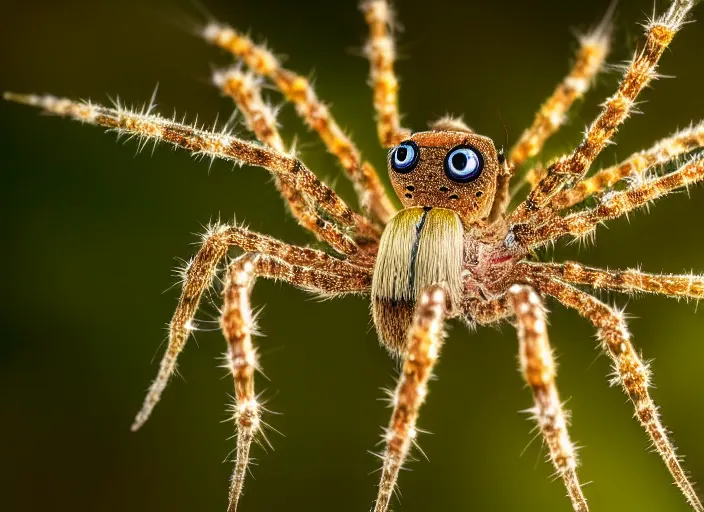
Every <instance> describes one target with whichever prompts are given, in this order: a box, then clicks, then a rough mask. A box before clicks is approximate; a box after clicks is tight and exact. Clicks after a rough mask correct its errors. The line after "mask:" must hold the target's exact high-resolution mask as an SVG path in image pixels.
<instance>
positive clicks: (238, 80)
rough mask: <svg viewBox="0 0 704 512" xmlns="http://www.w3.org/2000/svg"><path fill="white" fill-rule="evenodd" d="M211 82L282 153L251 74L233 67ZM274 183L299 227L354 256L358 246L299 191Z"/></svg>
mask: <svg viewBox="0 0 704 512" xmlns="http://www.w3.org/2000/svg"><path fill="white" fill-rule="evenodd" d="M213 81H214V82H215V84H216V85H217V86H218V87H219V88H220V89H221V90H222V91H223V92H224V93H225V94H227V95H228V96H230V97H231V98H232V99H233V100H234V102H235V104H236V105H237V108H238V109H239V110H240V112H242V115H243V116H244V119H245V122H246V123H247V127H248V128H249V129H250V130H251V131H252V132H253V133H254V134H255V135H256V136H257V138H258V139H259V140H260V141H261V142H262V143H263V144H266V145H267V146H269V147H270V148H272V149H274V150H276V151H279V152H281V153H286V148H285V147H284V142H283V140H282V139H281V135H280V134H279V130H278V128H277V127H276V116H275V114H274V112H273V109H272V108H271V107H269V106H268V105H266V104H265V103H264V101H263V100H262V96H261V87H260V85H259V83H258V82H257V79H256V78H255V77H254V75H253V74H251V73H243V72H242V71H240V70H239V69H236V68H233V69H231V70H229V71H225V72H216V73H215V74H214V75H213ZM275 183H276V187H277V188H278V189H279V191H280V192H281V195H282V196H283V198H284V199H285V200H286V203H287V204H288V206H289V208H290V209H291V213H292V214H293V216H294V217H295V218H296V220H297V221H298V223H299V224H300V225H301V226H303V227H304V228H305V229H307V230H308V231H310V232H312V233H313V234H314V235H315V236H316V237H317V238H318V239H319V240H322V241H324V242H327V243H328V244H329V245H330V246H331V247H332V248H333V249H335V250H336V251H338V252H339V253H341V254H346V255H354V254H357V253H358V252H359V246H358V245H357V244H356V243H355V242H354V240H352V239H351V238H350V237H349V236H347V234H345V233H344V232H343V231H341V230H340V229H339V228H337V227H336V226H335V225H333V224H332V223H330V222H328V221H327V220H325V219H324V218H323V217H321V216H320V215H319V214H318V213H317V212H316V211H315V206H314V205H311V204H309V201H308V199H307V198H306V197H305V196H304V195H303V194H301V193H300V192H299V191H298V190H296V189H295V188H294V187H292V186H291V185H290V184H288V183H286V182H282V181H281V180H279V179H278V178H275Z"/></svg>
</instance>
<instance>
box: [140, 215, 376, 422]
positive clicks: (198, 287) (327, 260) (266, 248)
mask: <svg viewBox="0 0 704 512" xmlns="http://www.w3.org/2000/svg"><path fill="white" fill-rule="evenodd" d="M233 246H235V247H239V248H240V249H242V250H244V251H247V252H257V253H262V254H267V255H272V256H275V257H277V258H279V259H280V260H281V261H284V262H287V263H288V264H289V265H297V266H300V267H302V268H306V269H311V271H312V270H313V269H314V270H315V271H320V272H326V273H329V274H334V275H338V276H344V279H347V280H349V283H350V286H351V287H353V288H354V287H356V286H357V287H358V286H361V284H362V283H364V282H365V281H366V280H368V281H369V282H370V283H371V270H370V269H369V268H361V267H356V266H354V265H351V264H350V263H347V262H344V261H341V260H338V259H335V258H333V257H331V256H328V255H327V254H325V253H323V252H320V251H316V250H313V249H308V248H303V247H296V246H292V245H287V244H285V243H283V242H280V241H279V240H276V239H274V238H271V237H268V236H265V235H260V234H258V233H252V232H250V231H248V230H246V229H244V228H240V227H233V226H227V225H217V226H214V227H213V228H212V229H210V230H209V231H208V232H207V233H206V234H205V236H204V237H203V244H202V245H201V248H200V250H199V251H198V253H197V254H196V256H195V257H194V258H193V259H192V260H191V261H190V262H189V263H188V266H187V267H186V269H185V270H184V275H183V289H182V291H181V298H180V299H179V303H178V306H177V307H176V311H175V312H174V316H173V318H172V319H171V323H170V325H169V343H168V346H167V348H166V352H165V353H164V356H163V358H162V360H161V363H160V365H159V372H158V374H157V377H156V379H155V380H154V382H153V383H152V385H151V387H150V388H149V392H148V393H147V396H146V398H145V399H144V405H143V406H142V409H141V410H140V411H139V413H138V414H137V417H136V418H135V420H134V423H133V424H132V430H137V429H139V428H140V427H141V426H142V425H143V424H144V423H145V422H146V421H147V419H148V418H149V416H150V414H151V412H152V410H153V409H154V407H155V406H156V404H157V403H158V402H159V399H160V398H161V394H162V392H163V391H164V388H166V384H167V383H168V381H169V378H170V377H171V375H172V374H173V372H174V370H175V368H176V360H177V358H178V356H179V354H180V353H181V351H182V350H183V347H184V346H185V344H186V340H187V339H188V336H189V334H190V332H191V331H192V330H194V328H195V327H194V324H193V318H194V316H195V314H196V311H197V310H198V306H199V304H200V300H201V297H202V296H203V292H205V290H206V289H208V288H209V287H210V285H211V283H212V280H213V277H214V276H215V271H216V269H217V266H218V264H219V263H220V261H221V260H222V259H223V258H224V257H225V255H226V254H227V251H228V249H229V248H230V247H233Z"/></svg>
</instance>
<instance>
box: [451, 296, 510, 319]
mask: <svg viewBox="0 0 704 512" xmlns="http://www.w3.org/2000/svg"><path fill="white" fill-rule="evenodd" d="M462 314H463V316H464V318H465V320H466V321H467V323H469V324H470V325H471V326H473V325H475V324H479V325H491V324H494V323H496V322H500V321H501V320H504V319H505V318H507V317H509V316H511V315H512V314H513V310H512V309H511V304H510V303H509V300H508V297H506V296H503V297H500V298H498V299H495V300H490V301H486V300H481V299H474V298H467V297H465V298H463V301H462Z"/></svg>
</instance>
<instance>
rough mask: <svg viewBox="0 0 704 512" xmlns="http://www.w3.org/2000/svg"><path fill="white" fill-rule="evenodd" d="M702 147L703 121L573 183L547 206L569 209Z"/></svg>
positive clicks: (703, 140) (703, 141) (703, 136)
mask: <svg viewBox="0 0 704 512" xmlns="http://www.w3.org/2000/svg"><path fill="white" fill-rule="evenodd" d="M702 147H704V122H700V123H699V124H697V125H696V126H692V127H691V128H688V129H686V130H682V131H680V132H678V133H676V134H674V135H672V136H671V137H668V138H666V139H663V140H661V141H659V142H658V143H657V144H655V145H654V146H653V147H652V148H650V149H647V150H645V151H639V152H638V153H635V154H633V155H631V156H629V157H628V158H627V159H626V160H624V161H623V162H621V163H619V164H617V165H614V166H612V167H607V168H606V169H602V170H600V171H598V172H597V173H595V174H594V176H590V177H589V178H586V179H584V180H582V181H580V182H579V183H577V184H575V186H574V187H571V188H568V189H566V190H563V191H561V192H559V193H558V194H557V195H555V197H553V199H552V202H551V203H550V206H551V207H552V208H554V209H555V210H564V209H566V208H571V207H572V206H574V205H576V204H579V203H581V202H582V201H584V200H585V199H587V198H588V197H590V196H592V195H594V194H597V193H599V192H603V191H605V190H607V189H608V188H610V187H612V186H614V185H615V184H616V183H618V182H619V181H620V180H623V179H628V178H636V179H640V178H641V177H642V176H643V174H644V173H645V172H646V171H647V170H648V169H651V168H652V167H654V166H658V165H663V164H665V163H667V162H669V161H671V160H672V159H674V158H677V157H679V156H681V155H685V154H687V153H689V152H690V151H693V150H695V149H698V148H702Z"/></svg>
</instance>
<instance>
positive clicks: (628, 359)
mask: <svg viewBox="0 0 704 512" xmlns="http://www.w3.org/2000/svg"><path fill="white" fill-rule="evenodd" d="M538 288H539V289H540V291H541V292H543V293H545V294H547V295H550V296H552V297H555V298H556V299H557V300H558V301H560V302H561V303H562V304H564V305H565V306H566V307H568V308H571V309H574V310H576V311H577V313H579V314H580V315H581V316H583V317H584V318H586V319H587V320H589V321H590V322H591V323H592V324H593V325H594V327H596V329H597V336H598V337H599V340H600V341H601V343H602V346H603V348H604V351H605V352H606V353H607V354H608V356H609V357H610V358H611V360H612V361H613V364H614V370H615V372H616V375H617V380H616V382H619V383H620V384H621V385H622V386H623V389H624V391H625V393H626V395H628V397H629V398H630V399H631V402H633V405H634V407H635V411H636V417H637V418H638V421H639V422H640V424H641V425H642V426H643V428H644V429H645V431H646V432H647V433H648V435H649V436H650V439H651V441H652V442H653V446H654V447H655V449H656V450H657V452H658V454H659V455H660V457H661V458H662V460H663V461H664V462H665V465H666V466H667V469H668V470H669V471H670V474H671V475H672V478H673V479H674V481H675V484H677V487H679V489H680V491H682V494H684V496H685V498H686V499H687V501H688V502H689V504H690V506H691V507H692V508H693V509H694V510H695V511H696V512H704V506H702V502H701V501H700V499H699V497H698V496H697V494H696V492H695V490H694V486H693V484H692V482H690V480H689V478H688V477H687V475H686V474H685V472H684V470H683V469H682V465H681V464H680V460H679V458H678V457H677V454H676V453H675V448H674V446H673V445H672V442H671V441H670V440H669V439H668V435H667V430H666V429H665V427H664V426H663V425H662V423H661V421H660V415H659V414H658V409H657V407H656V405H655V403H654V402H653V399H652V398H651V397H650V393H649V392H648V388H649V386H650V370H649V368H648V366H647V365H646V364H645V363H643V361H642V360H641V359H640V357H639V356H638V354H637V353H636V351H635V349H634V348H633V345H632V344H631V335H630V333H629V332H628V327H627V326H626V323H625V321H624V319H623V315H622V314H621V313H620V312H617V311H614V310H612V309H611V308H609V307H608V306H607V305H605V304H603V303H602V302H600V301H599V300H597V299H596V298H594V297H592V296H591V295H589V294H587V293H584V292H582V291H580V290H577V289H576V288H573V287H571V286H569V285H567V284H564V283H561V282H559V281H556V280H551V279H544V280H540V281H539V282H538Z"/></svg>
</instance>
